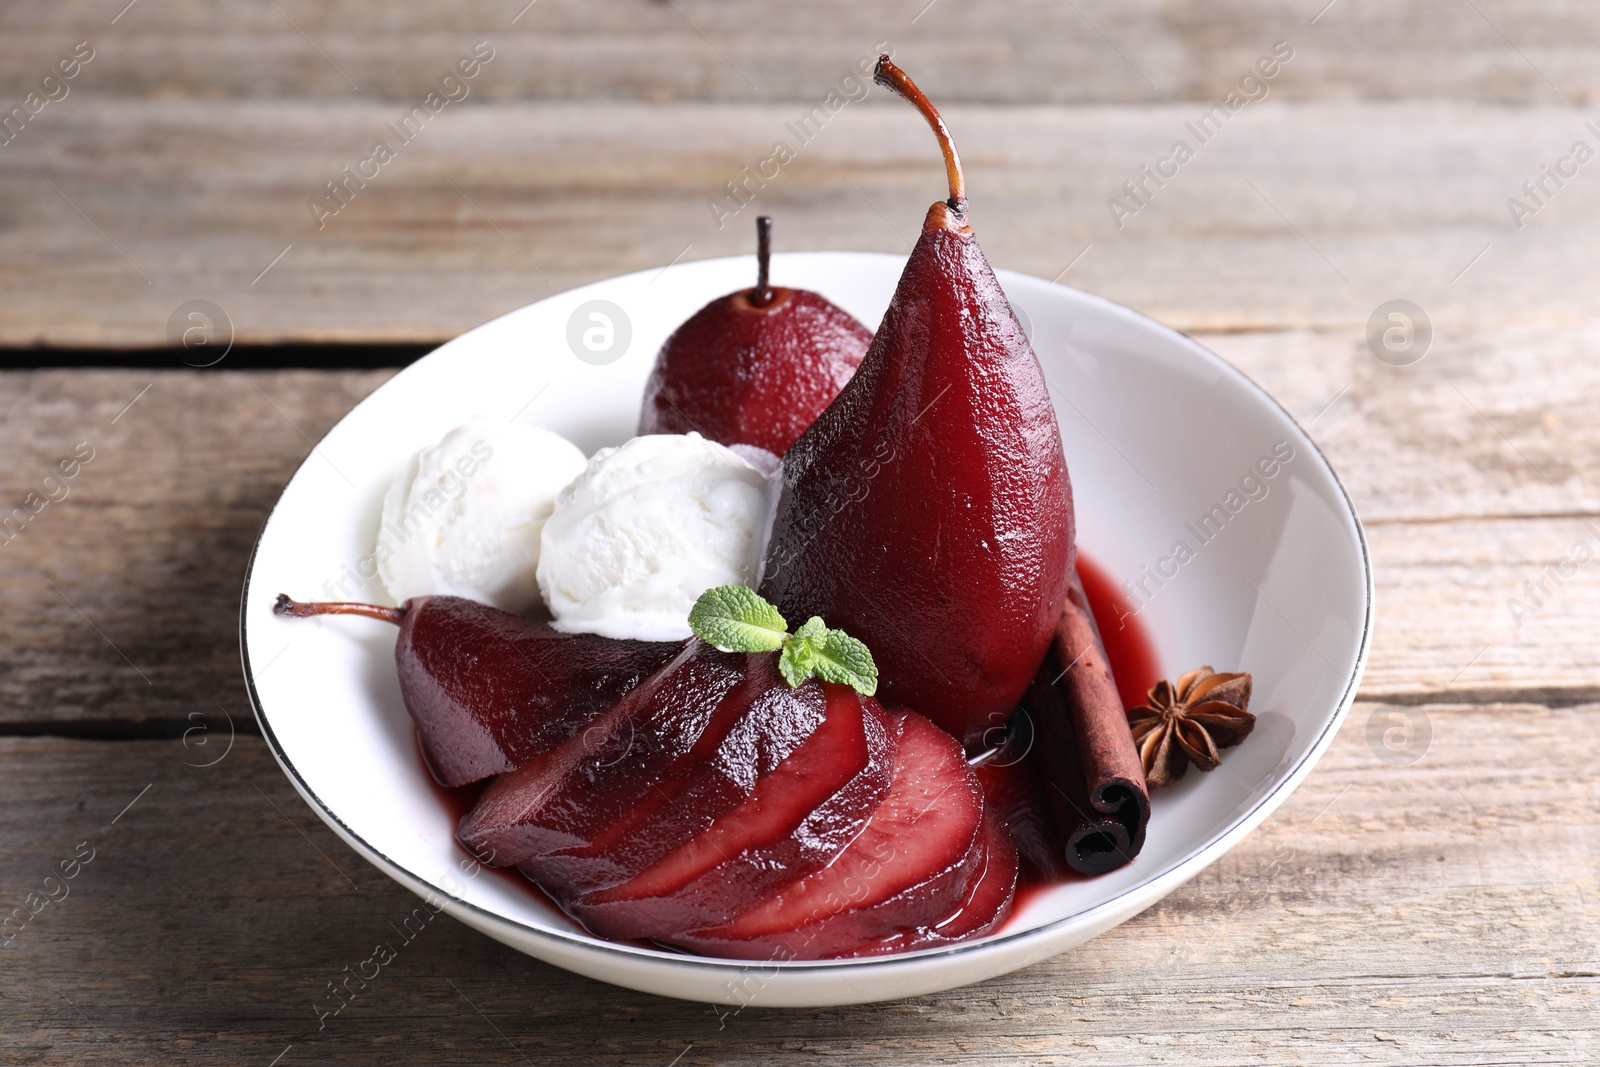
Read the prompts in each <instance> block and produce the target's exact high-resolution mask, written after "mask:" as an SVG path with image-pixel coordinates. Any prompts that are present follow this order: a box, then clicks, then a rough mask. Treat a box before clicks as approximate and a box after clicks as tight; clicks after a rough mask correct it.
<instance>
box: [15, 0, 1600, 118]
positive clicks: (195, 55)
mask: <svg viewBox="0 0 1600 1067" xmlns="http://www.w3.org/2000/svg"><path fill="white" fill-rule="evenodd" d="M1325 4H1326V0H1320V2H1315V3H1305V2H1299V0H1233V2H1230V3H1227V4H1216V3H1210V4H1208V3H1204V2H1203V0H1139V2H1135V3H1112V2H1111V0H1081V2H1079V3H1075V4H1056V3H1050V2H1048V0H1004V2H997V3H985V4H981V5H975V4H958V3H950V2H948V0H946V2H943V3H940V2H938V0H935V2H933V3H929V2H928V0H823V2H820V3H809V4H787V3H781V2H779V0H764V2H757V3H744V4H719V3H715V2H714V0H673V2H671V3H667V2H663V0H622V2H618V0H612V2H609V3H605V4H585V3H582V2H580V0H539V2H538V3H537V4H534V5H527V4H526V0H467V2H463V3H454V4H449V5H436V4H435V5H429V4H423V3H419V2H416V0H412V2H408V3H386V4H384V5H382V6H381V8H380V7H378V6H375V5H373V4H371V3H360V2H355V0H344V2H339V3H329V4H318V3H313V2H311V0H278V2H277V3H276V4H271V5H269V4H260V5H246V6H240V5H236V4H229V3H225V2H221V0H181V2H165V3H160V4H152V3H140V4H138V5H137V6H135V7H132V8H131V10H128V11H126V12H123V13H122V14H121V15H119V14H118V12H119V11H120V10H121V8H122V4H109V5H107V4H99V3H94V2H91V0H68V2H64V3H60V2H46V0H31V2H26V3H12V4H10V5H8V6H7V8H6V10H5V12H4V15H3V16H0V28H3V31H4V32H3V33H0V71H3V72H4V75H3V76H0V89H5V90H9V92H10V93H12V94H20V93H21V92H25V91H27V89H29V88H31V87H32V86H33V83H34V82H35V81H36V80H37V78H38V77H39V76H40V75H42V74H43V73H44V71H45V70H46V69H48V65H49V63H50V61H51V60H53V59H54V58H55V56H56V54H57V52H59V51H60V50H62V49H64V48H67V47H70V45H71V44H72V43H73V42H75V41H77V40H80V39H89V40H91V41H93V42H94V43H95V45H96V47H97V48H98V50H99V55H98V56H97V57H96V59H95V60H94V63H95V66H93V67H91V68H90V70H91V72H92V77H85V79H84V87H83V91H84V92H86V93H87V92H107V93H117V94H123V95H126V94H149V95H153V96H155V95H159V96H168V97H170V96H177V95H188V96H233V97H287V98H292V97H322V98H348V97H353V96H356V95H362V96H367V97H373V96H377V97H380V98H381V97H385V96H387V97H391V98H398V99H404V98H409V97H410V96H411V95H412V94H413V93H416V92H419V91H420V87H422V86H425V85H427V84H428V83H429V82H431V81H434V80H435V79H437V78H438V77H439V75H440V74H441V73H442V72H443V71H444V70H445V69H446V68H447V67H448V65H449V63H450V61H452V60H453V59H454V58H455V56H456V54H457V52H458V51H459V50H460V49H461V48H462V46H463V45H464V44H466V43H467V42H470V41H476V40H479V39H482V38H485V37H487V38H490V39H492V40H494V41H495V42H496V44H497V46H498V47H499V48H501V49H502V50H503V51H504V54H505V55H506V56H507V57H508V58H509V59H510V60H511V62H508V63H506V64H505V65H504V66H503V67H501V68H499V69H498V70H497V71H496V75H495V78H494V81H493V83H492V86H487V87H486V92H488V93H491V94H494V95H496V96H498V97H502V98H508V97H538V98H545V99H549V98H581V99H595V98H604V97H613V98H629V99H650V100H674V99H721V100H727V99H737V100H748V99H768V100H795V99H799V100H805V99H811V98H813V97H816V98H820V97H821V96H822V95H823V93H825V92H826V91H827V89H828V87H829V86H830V85H831V84H833V83H834V82H836V81H837V80H838V78H839V76H840V74H841V73H842V72H843V71H844V70H845V69H846V68H847V67H848V65H849V64H850V63H851V62H852V61H853V60H855V59H856V58H857V57H858V56H860V55H861V54H863V53H865V52H867V51H868V50H869V49H872V48H873V47H874V46H875V45H876V43H877V42H879V41H888V42H891V43H892V44H893V46H894V47H895V49H896V54H897V56H900V57H902V58H904V59H905V60H906V61H907V62H909V63H914V64H915V65H916V67H915V69H918V70H934V71H937V72H938V81H939V83H940V86H941V92H942V94H943V95H944V97H945V98H946V99H951V100H983V101H991V102H1005V103H1017V102H1025V103H1032V102H1038V101H1047V102H1063V103H1065V102H1084V101H1117V102H1151V101H1164V100H1173V99H1206V98H1210V97H1216V96H1221V95H1222V94H1223V93H1224V92H1226V91H1227V90H1228V88H1230V87H1231V86H1232V85H1233V84H1234V83H1235V82H1237V80H1238V79H1239V77H1240V76H1241V75H1242V74H1243V73H1245V72H1246V71H1247V70H1249V69H1250V66H1251V65H1252V64H1253V63H1254V62H1255V61H1256V60H1257V59H1258V58H1259V57H1260V55H1261V54H1262V53H1264V52H1265V51H1266V50H1267V49H1268V47H1269V46H1270V45H1271V44H1272V42H1274V41H1277V40H1288V41H1291V42H1293V43H1294V45H1295V46H1296V48H1297V50H1298V52H1299V54H1300V56H1301V57H1303V58H1302V59H1300V60H1299V61H1298V62H1299V66H1298V67H1297V68H1295V70H1294V72H1293V77H1292V78H1289V79H1287V80H1286V81H1285V83H1284V85H1283V89H1282V91H1283V92H1284V93H1285V94H1286V95H1293V96H1296V97H1299V98H1325V97H1336V98H1339V97H1365V98H1378V99H1390V98H1396V97H1415V96H1449V97H1455V98H1460V99H1470V100H1477V101H1485V102H1497V103H1518V104H1522V103H1530V102H1547V101H1550V100H1561V99H1570V100H1577V101H1584V100H1587V99H1589V98H1592V97H1593V96H1594V95H1595V91H1596V89H1597V88H1600V81H1597V75H1596V70H1597V64H1596V58H1597V56H1600V31H1597V29H1596V26H1595V23H1594V20H1593V18H1592V17H1591V16H1592V11H1591V10H1590V9H1589V8H1588V7H1587V6H1586V5H1584V4H1583V3H1581V0H1483V2H1480V3H1478V4H1477V5H1476V10H1474V7H1473V6H1457V5H1451V4H1439V3H1436V2H1431V0H1399V2H1393V3H1384V4H1378V3H1370V2H1360V0H1346V2H1344V3H1340V4H1338V5H1327V7H1328V10H1326V11H1324V10H1323V8H1324V5H1325ZM274 7H276V8H277V10H274ZM36 70H37V73H35V71H36Z"/></svg>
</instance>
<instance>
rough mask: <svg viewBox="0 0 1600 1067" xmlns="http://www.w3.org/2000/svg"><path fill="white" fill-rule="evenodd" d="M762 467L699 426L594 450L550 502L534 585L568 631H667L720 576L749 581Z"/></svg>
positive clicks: (672, 633) (674, 630)
mask: <svg viewBox="0 0 1600 1067" xmlns="http://www.w3.org/2000/svg"><path fill="white" fill-rule="evenodd" d="M766 513H767V477H766V476H765V475H764V474H762V472H760V471H758V470H757V469H756V468H755V467H753V466H751V465H750V464H749V463H748V462H746V461H745V460H744V459H742V458H740V457H739V455H737V454H736V453H735V452H733V451H732V450H730V449H728V448H725V447H723V446H722V445H719V444H717V443H715V442H714V441H707V440H706V439H705V438H703V437H701V436H700V435H699V434H697V433H691V434H652V435H649V436H646V437H635V438H634V439H633V440H631V441H629V442H627V443H626V444H623V445H620V446H618V447H616V448H603V449H601V450H600V451H599V452H597V453H595V455H594V458H593V459H591V460H590V461H589V466H588V468H587V469H585V470H584V472H583V473H582V474H581V475H579V476H578V478H577V479H575V480H574V481H573V482H572V484H571V485H569V486H567V487H566V488H565V489H563V490H562V491H561V494H560V496H559V497H558V498H557V500H556V509H555V514H553V515H552V516H550V520H549V521H548V522H546V523H545V526H544V535H543V537H542V539H541V540H542V545H541V548H540V551H539V588H540V589H541V590H542V591H543V593H544V601H545V604H546V605H547V606H548V607H549V608H550V613H551V614H552V615H554V616H555V624H554V625H555V627H556V629H558V630H564V631H566V632H568V633H597V634H603V635H605V636H607V637H632V638H639V639H641V640H651V641H667V640H674V639H677V638H684V637H688V636H689V633H690V631H689V609H690V608H692V607H693V606H694V602H695V600H696V599H698V598H699V596H700V594H701V593H703V592H705V591H706V590H707V589H710V588H711V587H713V586H718V585H741V584H745V585H749V584H754V581H755V578H756V570H757V567H758V565H759V562H760V561H759V560H758V559H757V555H758V553H759V552H760V551H761V546H760V545H759V544H758V541H759V540H760V536H761V533H762V529H763V525H764V523H765V521H766Z"/></svg>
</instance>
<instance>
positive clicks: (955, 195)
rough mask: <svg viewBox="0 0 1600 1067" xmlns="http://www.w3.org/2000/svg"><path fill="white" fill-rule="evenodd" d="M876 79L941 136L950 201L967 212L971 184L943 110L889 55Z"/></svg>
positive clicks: (881, 58)
mask: <svg viewBox="0 0 1600 1067" xmlns="http://www.w3.org/2000/svg"><path fill="white" fill-rule="evenodd" d="M872 80H873V81H875V82H877V83H878V84H879V85H881V86H883V87H884V88H885V89H889V90H891V91H892V92H893V93H894V94H895V95H896V96H899V97H900V98H901V99H903V100H906V101H907V102H909V103H910V104H911V106H912V107H914V108H916V109H917V110H918V111H920V112H922V117H923V118H925V119H927V120H928V125H929V126H932V127H933V134H934V136H935V137H937V138H938V139H939V150H940V151H941V152H943V153H944V171H945V176H946V177H947V178H949V180H950V199H949V200H947V201H946V203H948V204H949V205H950V210H951V211H954V212H955V213H956V214H957V215H964V214H966V211H967V184H966V181H965V180H964V179H963V178H962V176H961V157H960V156H959V155H957V154H956V143H955V142H954V141H953V140H951V139H950V130H949V128H948V127H946V126H945V124H944V119H942V118H940V117H939V110H938V109H937V108H935V107H934V106H933V104H932V102H931V101H929V100H928V98H927V97H926V96H924V95H923V93H922V90H921V89H918V88H917V83H916V82H914V81H912V80H911V77H910V75H908V74H907V73H906V72H905V71H903V70H901V69H900V68H899V67H897V66H895V65H894V63H893V62H892V61H891V60H890V59H889V57H888V56H886V55H880V56H879V57H878V65H877V66H876V67H875V68H873V71H872Z"/></svg>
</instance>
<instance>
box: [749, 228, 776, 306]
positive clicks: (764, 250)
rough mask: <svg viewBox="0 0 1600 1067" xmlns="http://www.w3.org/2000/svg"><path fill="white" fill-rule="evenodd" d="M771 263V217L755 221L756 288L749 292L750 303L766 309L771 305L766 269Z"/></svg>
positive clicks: (770, 290)
mask: <svg viewBox="0 0 1600 1067" xmlns="http://www.w3.org/2000/svg"><path fill="white" fill-rule="evenodd" d="M771 261H772V216H771V215H762V216H760V217H759V218H757V219H756V287H755V288H754V289H752V290H750V303H752V304H754V305H755V306H756V307H758V308H760V307H766V306H767V305H768V304H770V303H772V286H770V285H768V284H767V268H768V266H769V265H770V264H771Z"/></svg>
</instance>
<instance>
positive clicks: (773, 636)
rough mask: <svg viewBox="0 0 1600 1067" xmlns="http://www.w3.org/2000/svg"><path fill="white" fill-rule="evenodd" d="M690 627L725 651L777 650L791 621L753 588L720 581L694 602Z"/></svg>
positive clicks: (698, 635)
mask: <svg viewBox="0 0 1600 1067" xmlns="http://www.w3.org/2000/svg"><path fill="white" fill-rule="evenodd" d="M689 629H691V630H693V631H694V632H695V636H697V637H699V638H700V639H701V640H702V641H704V642H705V643H706V644H708V645H711V646H713V647H714V648H719V649H721V650H722V651H724V652H774V651H776V650H778V649H780V648H782V647H784V637H785V635H786V634H787V633H788V630H789V624H788V623H786V622H784V621H783V616H782V615H780V614H778V609H777V608H775V607H773V606H772V605H771V604H769V603H767V602H766V601H765V600H763V599H762V598H761V596H760V595H759V594H757V593H756V591H755V590H754V589H751V588H749V587H748V586H743V585H719V586H717V587H716V588H714V589H707V590H706V591H705V592H704V593H701V594H700V599H699V600H696V601H695V602H694V607H693V608H691V609H690V611H689ZM784 677H785V678H786V679H787V677H788V676H787V675H785V676H784ZM790 684H791V685H795V684H798V683H795V682H790Z"/></svg>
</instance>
